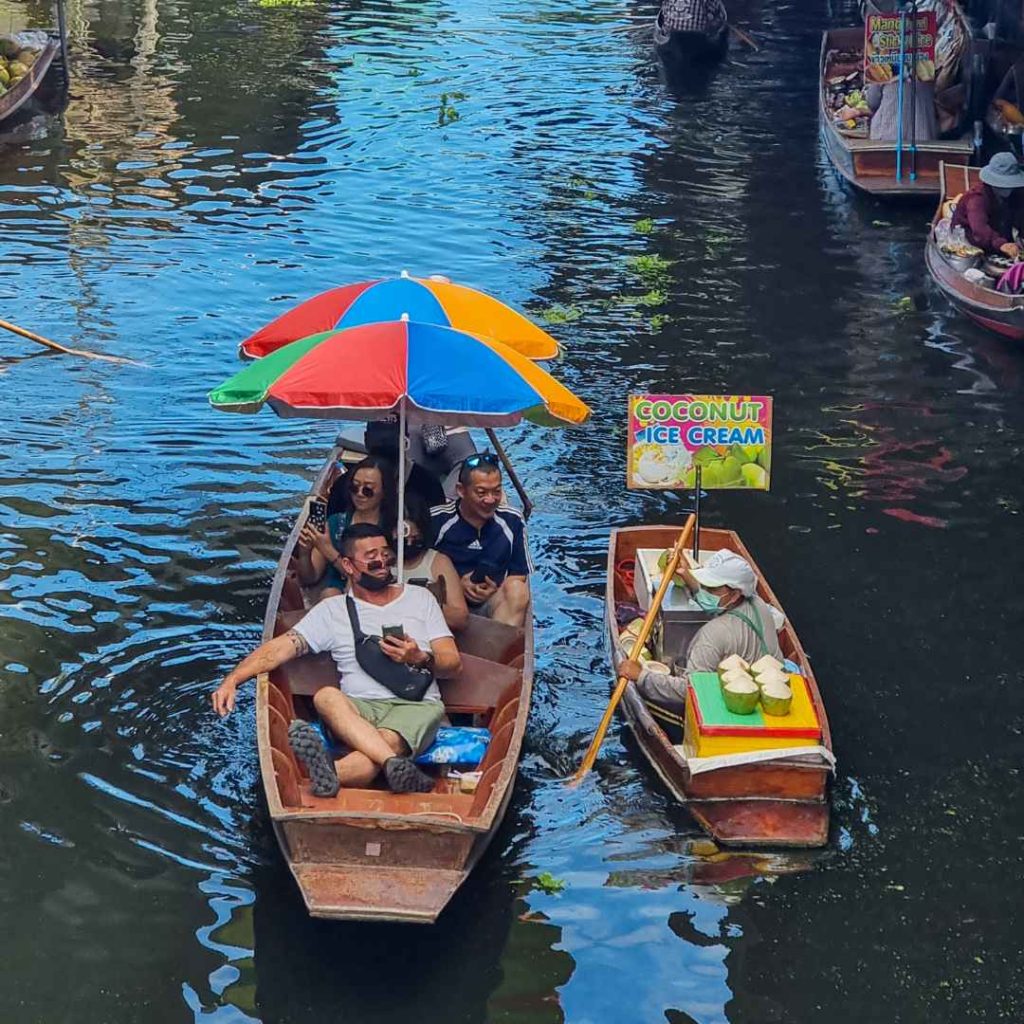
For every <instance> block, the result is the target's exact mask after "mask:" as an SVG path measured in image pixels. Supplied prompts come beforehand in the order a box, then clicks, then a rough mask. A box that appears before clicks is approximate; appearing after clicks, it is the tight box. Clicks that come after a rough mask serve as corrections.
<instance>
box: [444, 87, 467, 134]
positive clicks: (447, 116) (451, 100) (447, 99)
mask: <svg viewBox="0 0 1024 1024" xmlns="http://www.w3.org/2000/svg"><path fill="white" fill-rule="evenodd" d="M464 99H466V94H465V93H464V92H443V93H441V99H440V101H439V103H438V107H437V123H438V126H439V127H441V128H445V127H447V126H448V125H450V124H454V123H455V122H456V121H458V120H459V118H460V116H461V115H460V114H459V108H458V107H456V106H455V104H456V103H461V102H462V100H464Z"/></svg>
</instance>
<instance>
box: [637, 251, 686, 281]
mask: <svg viewBox="0 0 1024 1024" xmlns="http://www.w3.org/2000/svg"><path fill="white" fill-rule="evenodd" d="M673 262H674V260H670V259H666V258H665V257H664V256H659V255H658V254H657V253H656V252H652V253H644V254H643V255H641V256H630V257H629V259H628V260H627V266H628V267H629V269H630V270H631V271H632V272H633V273H634V274H636V275H637V277H639V278H642V279H643V280H644V281H646V282H648V283H649V284H657V283H660V282H661V281H663V280H664V279H665V278H666V277H667V276H668V269H669V267H671V266H672V264H673Z"/></svg>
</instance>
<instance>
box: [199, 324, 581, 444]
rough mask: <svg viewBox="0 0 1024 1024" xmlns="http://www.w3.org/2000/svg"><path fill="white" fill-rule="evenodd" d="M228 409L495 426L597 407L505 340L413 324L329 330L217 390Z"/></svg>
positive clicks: (571, 419)
mask: <svg viewBox="0 0 1024 1024" xmlns="http://www.w3.org/2000/svg"><path fill="white" fill-rule="evenodd" d="M210 403H211V404H212V405H213V406H214V408H217V409H221V410H223V411H225V412H255V411H257V410H259V409H260V408H261V407H262V406H263V405H264V404H268V405H270V406H271V408H273V410H274V411H275V412H276V413H277V414H278V415H279V416H303V417H308V416H313V417H328V418H334V419H378V418H382V417H384V416H386V415H388V414H390V413H392V412H399V413H400V414H401V415H402V417H403V418H408V419H409V420H410V421H415V422H430V423H444V424H447V425H462V426H481V427H495V426H508V425H511V424H513V423H518V422H519V421H520V420H521V419H523V418H525V419H528V420H531V421H533V422H536V423H542V424H546V425H558V424H563V425H564V424H576V423H583V422H585V421H586V420H587V418H588V417H589V416H590V409H589V408H588V407H587V405H586V404H585V403H584V402H581V401H580V400H579V399H578V398H577V397H576V396H575V395H574V394H572V392H571V391H569V390H568V389H567V388H565V387H563V386H562V385H561V384H559V383H558V381H556V380H555V379H554V377H552V376H551V375H550V374H549V373H547V371H545V370H543V369H542V368H541V367H539V366H537V365H536V364H535V363H533V362H531V361H530V360H529V359H527V358H526V357H525V356H523V355H520V354H519V353H518V352H515V351H513V350H512V349H511V348H509V347H508V346H506V345H503V344H502V343H501V342H498V341H494V340H492V339H490V338H485V337H478V336H476V335H474V334H469V333H467V332H465V331H459V330H455V329H453V328H451V327H442V326H440V325H438V324H431V323H419V322H417V321H415V320H413V319H411V318H410V319H400V320H393V321H390V322H387V323H371V324H367V325H365V326H362V327H350V328H347V329H346V330H340V331H324V332H321V333H319V334H314V335H312V336H311V337H308V338H303V339H302V340H300V341H295V342H292V343H291V344H289V345H285V346H284V347H282V348H278V349H277V350H276V351H275V352H273V353H272V354H270V355H268V356H266V357H264V358H263V359H259V360H257V361H256V362H254V363H252V364H251V365H250V366H247V367H246V368H245V369H243V370H241V371H240V372H238V373H236V374H235V375H234V376H233V377H231V378H230V379H229V380H227V381H225V382H224V383H223V384H221V386H220V387H218V388H216V389H215V390H214V391H211V392H210Z"/></svg>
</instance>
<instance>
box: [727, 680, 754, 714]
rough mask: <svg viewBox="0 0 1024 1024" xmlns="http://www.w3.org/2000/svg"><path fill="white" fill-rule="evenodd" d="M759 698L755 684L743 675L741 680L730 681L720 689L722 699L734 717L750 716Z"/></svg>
mask: <svg viewBox="0 0 1024 1024" xmlns="http://www.w3.org/2000/svg"><path fill="white" fill-rule="evenodd" d="M760 696H761V691H760V689H759V688H758V685H757V683H755V682H754V680H753V679H751V678H750V676H748V675H745V674H744V676H743V678H742V679H740V678H736V679H731V680H730V681H729V682H727V683H726V684H725V685H724V686H723V687H722V699H723V700H724V701H725V706H726V707H727V708H728V709H729V710H730V711H731V712H732V713H733V714H734V715H752V714H753V713H754V711H755V710H756V709H757V701H758V699H759V698H760Z"/></svg>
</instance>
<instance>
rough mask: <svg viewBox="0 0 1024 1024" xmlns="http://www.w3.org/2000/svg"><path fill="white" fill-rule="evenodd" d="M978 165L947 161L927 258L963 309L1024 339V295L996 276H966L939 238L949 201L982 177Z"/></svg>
mask: <svg viewBox="0 0 1024 1024" xmlns="http://www.w3.org/2000/svg"><path fill="white" fill-rule="evenodd" d="M978 173H979V171H978V168H977V167H965V166H963V165H959V166H958V165H950V164H943V166H942V199H941V201H940V202H939V207H938V209H937V210H936V211H935V217H934V218H933V220H932V226H931V230H929V232H928V242H927V244H926V245H925V249H924V262H925V266H927V268H928V273H929V274H930V275H931V278H932V280H933V281H934V282H935V283H936V284H937V285H938V286H939V289H940V290H941V291H942V293H943V294H944V295H945V296H946V298H947V299H949V301H950V302H951V303H952V304H953V305H954V306H956V308H957V309H959V310H960V312H962V313H965V314H966V315H967V316H969V317H970V318H971V319H972V320H973V321H974V322H975V323H977V324H980V325H981V326H982V327H984V328H986V329H987V330H990V331H993V332H995V333H996V334H1001V335H1003V337H1005V338H1013V340H1014V341H1024V295H1011V294H1007V293H1005V292H997V291H996V290H995V287H994V283H995V279H994V278H992V277H987V278H986V283H979V282H975V281H971V280H970V279H969V278H967V277H965V276H964V270H965V269H967V268H965V266H964V265H963V262H962V261H957V259H956V257H955V256H954V257H951V256H948V255H944V254H943V251H942V248H941V246H940V245H939V242H938V241H937V239H936V228H937V226H938V224H939V222H940V221H941V220H942V218H943V216H944V213H945V209H946V204H947V203H948V202H949V201H950V200H953V199H956V198H957V197H958V196H959V195H960V194H961V193H963V192H966V191H967V189H969V188H970V187H971V186H972V185H973V184H974V183H975V182H977V180H978Z"/></svg>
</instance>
